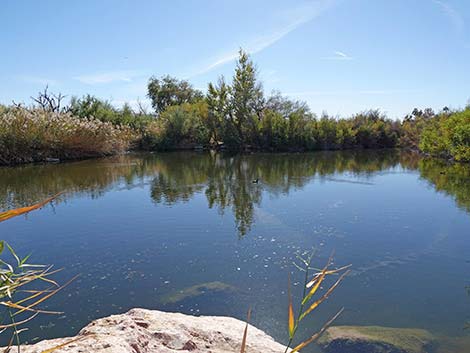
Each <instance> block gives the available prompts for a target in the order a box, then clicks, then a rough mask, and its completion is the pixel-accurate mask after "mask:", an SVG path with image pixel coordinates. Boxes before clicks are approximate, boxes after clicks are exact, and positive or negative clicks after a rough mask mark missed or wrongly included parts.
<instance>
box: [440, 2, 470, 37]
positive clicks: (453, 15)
mask: <svg viewBox="0 0 470 353" xmlns="http://www.w3.org/2000/svg"><path fill="white" fill-rule="evenodd" d="M432 2H433V3H435V4H436V5H438V6H439V7H440V8H441V11H442V12H443V13H444V14H445V15H446V16H447V17H448V18H449V20H450V22H451V24H452V26H453V27H454V29H455V31H456V32H457V33H462V32H463V30H464V27H465V21H464V19H463V17H462V15H460V13H459V12H458V11H457V10H456V9H454V8H453V7H452V6H451V5H450V4H449V3H448V2H447V1H443V0H432Z"/></svg>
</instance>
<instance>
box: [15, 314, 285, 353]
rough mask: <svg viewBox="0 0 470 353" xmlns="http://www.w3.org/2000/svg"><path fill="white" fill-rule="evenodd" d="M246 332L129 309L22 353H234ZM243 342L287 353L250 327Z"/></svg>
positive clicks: (226, 320) (252, 352) (207, 319)
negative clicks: (72, 334)
mask: <svg viewBox="0 0 470 353" xmlns="http://www.w3.org/2000/svg"><path fill="white" fill-rule="evenodd" d="M244 329H245V323H244V322H242V321H240V320H237V319H234V318H230V317H219V316H202V317H195V316H189V315H184V314H177V313H165V312H161V311H155V310H145V309H132V310H130V311H129V312H128V313H126V314H122V315H113V316H109V317H106V318H103V319H99V320H96V321H93V322H92V323H90V324H89V325H88V326H86V327H85V328H83V329H82V330H81V331H80V333H79V334H78V335H77V336H76V337H69V338H60V339H54V340H47V341H42V342H39V343H36V344H34V345H30V346H25V347H24V348H22V352H23V353H41V352H43V351H45V350H46V351H47V350H48V349H51V348H53V347H57V346H60V345H64V346H63V347H60V348H58V349H57V350H54V353H63V352H69V353H84V352H101V353H157V352H158V353H170V352H178V353H185V352H193V353H199V352H207V353H209V352H210V353H230V352H237V353H238V352H240V344H241V341H242V336H243V331H244ZM72 340H74V341H73V342H71V341H72ZM247 341H248V342H247V352H249V353H282V352H284V349H285V346H283V345H281V344H279V343H277V342H275V341H274V340H273V339H272V338H271V337H270V336H268V335H267V334H266V333H264V332H263V331H261V330H259V329H257V328H255V327H253V326H250V328H249V330H248V340H247Z"/></svg>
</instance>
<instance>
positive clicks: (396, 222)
mask: <svg viewBox="0 0 470 353" xmlns="http://www.w3.org/2000/svg"><path fill="white" fill-rule="evenodd" d="M256 179H258V182H257V183H254V182H253V181H254V180H256ZM59 191H63V192H64V194H63V195H62V196H61V197H60V198H59V199H58V200H57V201H55V202H54V203H53V204H51V205H48V206H47V207H44V208H43V209H41V210H39V211H34V212H32V213H30V214H28V215H27V216H26V217H22V216H21V217H16V218H14V219H12V220H10V221H8V222H5V223H2V224H0V238H1V239H5V240H6V241H8V242H9V243H10V244H11V245H12V246H13V247H14V248H15V249H16V250H17V252H19V253H20V254H22V255H26V254H29V253H32V262H35V263H44V264H54V265H55V267H56V268H64V270H63V271H62V272H61V273H59V274H58V275H57V278H58V279H59V280H60V281H62V282H65V281H66V280H67V279H69V278H71V277H73V276H74V275H75V274H80V277H79V278H78V279H77V280H75V281H74V282H73V283H72V284H71V285H70V286H69V287H67V288H66V289H64V291H63V292H61V293H59V294H58V295H56V296H55V297H54V298H53V299H52V300H51V301H49V302H48V304H47V307H48V308H50V309H54V310H61V311H63V312H64V314H63V315H58V316H42V317H40V318H37V319H36V320H35V321H34V322H35V324H34V325H32V327H31V329H30V331H28V332H27V333H25V335H24V337H25V339H28V340H30V341H34V340H35V339H38V337H39V338H41V339H43V338H49V337H56V336H64V335H73V334H75V333H76V332H78V330H79V329H80V328H81V327H83V326H85V325H86V324H87V323H88V322H89V321H90V320H93V319H95V318H99V317H103V316H106V315H110V314H117V313H122V312H125V311H127V310H128V309H130V308H133V307H143V308H150V309H160V310H165V311H179V312H183V313H188V314H195V315H228V316H235V317H237V318H240V319H245V316H246V311H247V309H248V308H249V307H251V308H252V309H253V314H252V323H253V324H255V325H256V326H258V327H259V328H261V329H263V330H265V331H266V332H267V333H269V334H271V335H272V336H274V337H275V338H276V339H278V340H280V341H281V342H285V341H286V336H287V332H286V331H287V329H286V318H287V282H288V280H287V278H288V272H289V271H290V272H291V273H292V283H293V294H294V295H295V296H296V297H297V299H298V296H299V295H300V292H301V285H300V282H302V275H303V274H302V273H301V272H300V271H298V270H297V269H296V268H295V267H294V266H293V265H292V262H293V261H294V260H295V256H296V254H297V253H298V252H303V251H308V250H311V249H312V248H316V249H317V255H316V258H315V264H316V266H317V267H322V266H323V265H324V263H325V262H326V261H327V259H328V257H329V255H330V253H331V252H332V251H333V250H334V251H335V264H336V265H337V266H340V265H346V264H352V272H351V274H350V275H349V276H348V278H347V279H346V280H345V281H344V282H343V283H342V284H341V286H340V287H339V288H338V289H337V290H336V291H335V293H334V294H333V295H332V296H331V297H330V298H329V299H328V300H327V301H326V302H325V303H324V304H323V305H322V306H321V307H320V308H319V309H318V310H317V311H316V312H315V313H314V315H312V316H311V318H310V319H308V320H307V322H306V326H305V330H304V331H302V332H301V334H302V335H307V333H311V332H313V331H314V330H315V329H318V328H319V327H321V324H322V322H324V321H326V320H327V319H328V318H329V317H330V316H332V315H333V314H335V313H336V312H337V311H338V310H339V309H340V308H341V307H344V308H345V312H344V313H343V315H342V316H341V317H340V318H339V319H338V320H337V322H336V324H341V325H343V324H344V325H381V326H392V327H417V328H425V329H428V330H430V331H432V332H433V333H436V334H438V335H449V336H461V335H464V334H465V333H464V330H463V327H464V326H465V323H466V321H467V320H468V319H469V317H470V297H468V296H467V293H466V286H467V285H468V284H469V280H470V263H469V260H470V233H469V230H470V216H469V212H470V166H468V165H462V164H460V165H459V164H455V165H453V164H446V163H444V162H442V161H438V160H432V159H422V158H420V157H418V156H416V155H414V154H411V153H406V152H400V151H394V150H392V151H356V152H353V151H349V152H318V153H305V154H247V155H229V154H215V153H196V152H194V153H193V152H178V153H176V152H175V153H159V154H129V155H125V156H119V157H111V158H103V159H97V160H87V161H79V162H72V163H64V164H57V165H27V166H21V167H15V168H0V209H2V210H4V209H9V208H12V207H19V206H25V205H28V204H31V203H34V202H37V201H39V200H42V199H45V198H47V197H49V196H51V195H53V194H55V193H57V192H59ZM312 351H315V348H313V350H312Z"/></svg>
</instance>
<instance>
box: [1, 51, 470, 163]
mask: <svg viewBox="0 0 470 353" xmlns="http://www.w3.org/2000/svg"><path fill="white" fill-rule="evenodd" d="M148 98H149V99H150V102H151V105H152V109H153V112H149V111H147V110H146V109H145V108H143V107H142V105H139V107H138V109H135V108H134V109H132V108H131V107H130V106H129V105H128V104H125V105H124V106H123V107H121V108H116V107H114V106H113V105H112V104H111V103H110V102H107V101H103V100H100V99H98V98H96V97H93V96H90V95H86V96H84V97H81V98H80V97H72V98H71V99H70V102H69V104H68V105H66V106H61V102H62V101H63V99H64V96H62V95H53V94H50V93H48V92H47V89H46V90H45V91H44V92H42V93H40V94H39V95H38V97H36V98H33V104H32V106H29V107H26V106H24V105H19V104H14V105H13V106H8V107H6V106H0V147H1V149H0V150H1V152H0V164H14V163H22V162H30V161H41V160H44V159H46V158H60V159H73V158H85V157H93V156H99V155H108V154H113V153H120V152H122V151H125V150H128V149H130V148H135V149H141V150H153V151H155V150H157V151H161V150H177V149H192V148H213V149H228V150H237V151H245V150H263V151H310V150H343V149H363V148H369V149H377V148H395V147H400V148H412V149H415V150H420V151H422V152H423V153H426V154H429V155H433V156H438V157H444V158H446V159H453V160H456V161H470V107H466V108H465V109H460V110H451V109H449V108H447V107H444V108H443V109H442V110H441V111H440V112H437V113H436V112H434V111H433V110H432V109H429V108H428V109H424V110H420V109H414V110H413V112H412V113H411V114H408V115H407V116H405V117H403V118H402V119H397V120H393V119H390V118H388V117H387V116H386V115H385V114H384V113H382V112H380V111H379V110H369V111H365V112H361V113H358V114H354V115H353V116H350V117H338V116H330V115H328V114H327V113H323V114H322V115H321V116H320V117H317V116H316V115H315V114H314V113H312V112H311V110H310V108H309V107H308V105H307V104H306V103H304V102H301V101H296V100H292V99H289V98H287V97H284V96H282V95H281V94H280V93H279V92H273V93H271V94H266V92H265V91H264V89H263V86H262V84H261V82H260V80H259V78H258V74H257V69H256V66H255V65H254V63H253V62H252V61H251V59H250V57H249V56H248V54H247V53H245V52H244V51H242V50H240V55H239V58H238V61H237V64H236V68H235V72H234V75H233V77H232V79H231V80H227V79H225V78H224V77H220V78H219V80H218V81H217V82H216V83H209V85H208V87H207V92H205V93H204V92H202V91H200V90H198V89H195V88H194V87H193V86H192V85H191V84H190V83H189V82H188V81H186V80H179V79H176V78H174V77H170V76H163V77H160V78H158V77H151V78H150V79H149V82H148Z"/></svg>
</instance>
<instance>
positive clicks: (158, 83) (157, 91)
mask: <svg viewBox="0 0 470 353" xmlns="http://www.w3.org/2000/svg"><path fill="white" fill-rule="evenodd" d="M147 91H148V93H147V96H148V97H149V98H150V100H151V101H152V107H153V108H154V109H155V111H156V112H157V114H160V113H162V112H163V111H164V110H165V109H166V108H168V107H170V106H172V105H180V104H183V103H194V102H196V101H198V100H200V99H202V97H203V94H202V92H201V91H199V90H197V89H195V88H193V86H192V85H191V84H190V83H189V82H188V81H185V80H178V79H177V78H174V77H171V76H169V75H167V76H163V77H161V78H156V77H151V78H150V80H149V82H148V85H147Z"/></svg>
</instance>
